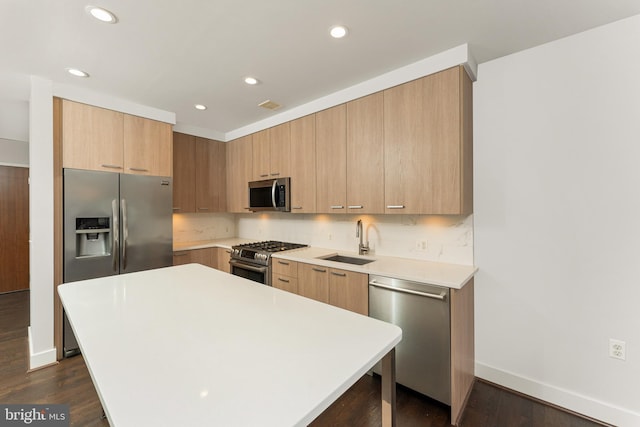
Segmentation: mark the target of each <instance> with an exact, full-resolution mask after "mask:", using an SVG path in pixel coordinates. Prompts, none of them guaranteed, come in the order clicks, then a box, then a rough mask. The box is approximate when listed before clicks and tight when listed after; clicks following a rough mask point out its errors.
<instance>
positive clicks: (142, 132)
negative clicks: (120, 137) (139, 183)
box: [124, 114, 173, 176]
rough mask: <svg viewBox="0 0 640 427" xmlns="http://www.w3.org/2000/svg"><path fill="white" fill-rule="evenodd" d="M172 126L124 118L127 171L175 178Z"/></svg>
mask: <svg viewBox="0 0 640 427" xmlns="http://www.w3.org/2000/svg"><path fill="white" fill-rule="evenodd" d="M172 139H173V132H172V131H171V125H170V124H168V123H163V122H159V121H156V120H150V119H145V118H143V117H137V116H132V115H129V114H125V115H124V172H125V173H130V174H136V175H154V176H172V170H171V169H172V165H173V162H172V145H173V144H172Z"/></svg>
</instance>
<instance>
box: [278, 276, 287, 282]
mask: <svg viewBox="0 0 640 427" xmlns="http://www.w3.org/2000/svg"><path fill="white" fill-rule="evenodd" d="M278 280H279V281H281V282H284V283H289V281H288V280H287V279H283V278H282V277H278Z"/></svg>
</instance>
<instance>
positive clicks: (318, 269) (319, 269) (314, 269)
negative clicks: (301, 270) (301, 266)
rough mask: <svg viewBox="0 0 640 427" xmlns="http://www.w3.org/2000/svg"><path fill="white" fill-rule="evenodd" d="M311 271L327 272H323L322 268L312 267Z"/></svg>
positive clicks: (324, 271)
mask: <svg viewBox="0 0 640 427" xmlns="http://www.w3.org/2000/svg"><path fill="white" fill-rule="evenodd" d="M311 269H312V270H313V271H317V272H318V273H326V272H327V270H325V269H324V268H316V267H312V268H311Z"/></svg>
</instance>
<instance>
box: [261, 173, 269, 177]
mask: <svg viewBox="0 0 640 427" xmlns="http://www.w3.org/2000/svg"><path fill="white" fill-rule="evenodd" d="M258 176H259V177H260V178H264V177H267V176H269V174H268V173H265V174H261V175H258Z"/></svg>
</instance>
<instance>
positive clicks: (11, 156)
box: [0, 138, 29, 167]
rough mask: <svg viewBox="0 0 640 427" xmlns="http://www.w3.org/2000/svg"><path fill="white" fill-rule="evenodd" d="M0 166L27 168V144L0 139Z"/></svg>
mask: <svg viewBox="0 0 640 427" xmlns="http://www.w3.org/2000/svg"><path fill="white" fill-rule="evenodd" d="M0 165H4V166H26V167H28V166H29V143H28V142H25V141H14V140H11V139H3V138H0Z"/></svg>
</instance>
